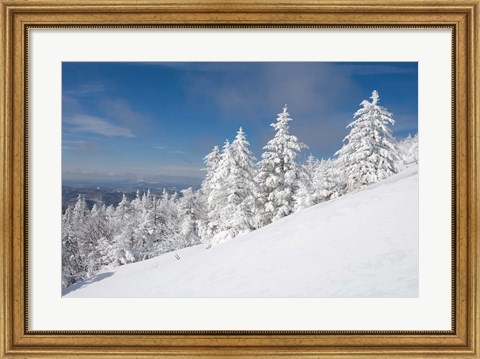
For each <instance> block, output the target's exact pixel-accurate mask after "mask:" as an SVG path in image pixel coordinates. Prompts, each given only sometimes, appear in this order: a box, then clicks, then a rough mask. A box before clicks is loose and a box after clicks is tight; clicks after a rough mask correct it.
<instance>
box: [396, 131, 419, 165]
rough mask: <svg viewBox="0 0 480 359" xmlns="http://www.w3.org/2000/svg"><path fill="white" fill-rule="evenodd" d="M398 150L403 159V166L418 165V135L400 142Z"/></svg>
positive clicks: (409, 136)
mask: <svg viewBox="0 0 480 359" xmlns="http://www.w3.org/2000/svg"><path fill="white" fill-rule="evenodd" d="M398 148H399V151H400V155H401V158H402V161H401V162H402V163H401V165H404V164H410V163H412V162H415V163H417V164H418V133H417V134H415V136H413V137H412V135H408V136H407V137H406V138H404V139H403V140H401V141H399V142H398Z"/></svg>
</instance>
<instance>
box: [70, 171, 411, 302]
mask: <svg viewBox="0 0 480 359" xmlns="http://www.w3.org/2000/svg"><path fill="white" fill-rule="evenodd" d="M176 253H177V254H178V256H179V257H180V259H179V260H177V259H176V258H175V256H174V253H167V254H164V255H161V256H159V257H156V258H153V259H150V260H147V261H143V262H138V263H134V264H129V265H125V266H122V267H117V268H115V269H113V270H112V271H106V272H103V273H100V274H98V275H96V276H95V277H93V278H90V279H89V280H87V281H85V282H80V283H76V284H75V285H73V286H71V287H70V288H67V289H66V290H65V291H64V294H65V296H66V297H417V296H418V167H416V166H415V167H412V168H409V169H407V170H405V171H403V172H402V173H400V174H398V175H395V176H393V177H390V178H388V179H387V180H384V181H382V182H379V183H377V184H375V185H372V186H369V187H367V188H365V189H363V190H360V191H357V192H354V193H351V194H348V195H346V196H344V197H341V198H338V199H335V200H332V201H329V202H325V203H321V204H319V205H316V206H313V207H310V208H307V209H305V210H302V211H300V212H298V213H295V214H293V215H291V216H289V217H286V218H283V219H281V220H279V221H277V222H275V223H273V224H270V225H268V226H265V227H263V228H261V229H259V230H257V231H255V232H251V233H248V234H245V235H242V236H239V237H237V238H235V239H233V240H231V241H229V242H226V243H224V244H222V245H219V246H216V247H212V248H210V249H208V250H207V249H205V248H204V247H203V246H195V247H190V248H186V249H183V250H180V251H177V252H176Z"/></svg>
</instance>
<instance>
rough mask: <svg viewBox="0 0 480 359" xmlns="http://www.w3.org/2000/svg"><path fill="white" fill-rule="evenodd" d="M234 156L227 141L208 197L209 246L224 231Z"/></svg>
mask: <svg viewBox="0 0 480 359" xmlns="http://www.w3.org/2000/svg"><path fill="white" fill-rule="evenodd" d="M233 162H234V159H233V156H232V149H231V145H230V142H229V141H228V140H225V144H224V145H223V151H222V153H221V155H220V160H219V162H218V166H217V168H216V172H215V173H214V175H213V177H212V179H211V182H210V183H211V191H210V194H209V196H208V227H207V229H206V230H205V231H204V234H205V235H206V242H207V245H208V243H209V241H210V240H211V239H212V238H213V237H214V236H215V235H217V234H218V233H219V232H221V231H223V230H224V227H223V220H224V219H225V214H224V209H225V208H226V207H227V205H228V196H229V186H230V185H231V184H230V183H229V182H228V178H229V176H230V170H231V168H232V167H233Z"/></svg>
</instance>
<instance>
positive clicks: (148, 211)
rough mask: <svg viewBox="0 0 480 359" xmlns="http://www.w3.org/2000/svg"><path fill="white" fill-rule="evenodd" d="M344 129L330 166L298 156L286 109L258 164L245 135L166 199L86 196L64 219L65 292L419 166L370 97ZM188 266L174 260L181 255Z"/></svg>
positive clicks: (410, 145)
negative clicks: (197, 184)
mask: <svg viewBox="0 0 480 359" xmlns="http://www.w3.org/2000/svg"><path fill="white" fill-rule="evenodd" d="M370 99H371V101H368V100H364V101H363V102H362V103H361V108H360V109H359V110H358V111H357V112H356V113H355V114H354V116H353V117H354V120H353V121H352V122H351V123H350V124H349V125H348V126H347V128H348V129H350V132H349V134H348V135H347V136H346V137H345V139H344V141H343V146H342V147H341V148H340V149H339V150H338V151H337V152H336V153H335V155H334V156H333V157H332V158H329V159H327V160H323V159H321V160H319V159H317V158H315V157H314V156H312V155H310V156H309V157H308V159H307V161H306V162H305V163H300V162H299V154H300V152H301V151H302V150H304V149H307V148H308V146H307V145H305V144H304V143H302V142H301V141H300V140H299V139H298V138H297V137H296V136H294V135H292V134H291V133H290V125H289V123H290V122H291V121H292V119H291V117H290V114H289V113H288V108H287V106H285V107H284V108H283V111H282V112H280V113H279V114H278V117H277V119H276V121H275V122H274V123H272V124H271V126H272V127H273V129H274V131H275V135H274V137H273V138H272V139H271V140H270V141H268V142H267V144H266V145H265V146H264V147H263V153H262V155H261V159H260V160H259V161H257V159H256V158H255V156H254V154H253V153H252V152H251V151H250V149H249V143H248V141H247V137H246V134H245V132H244V131H243V129H242V128H240V129H239V130H238V132H237V134H236V136H235V139H234V140H233V141H232V142H231V143H230V142H229V141H228V140H226V141H225V143H224V144H223V147H222V149H221V150H220V148H219V147H218V146H214V147H213V149H212V151H211V152H210V153H209V154H208V155H207V156H206V157H205V167H206V168H205V171H206V174H205V178H204V181H203V183H202V186H201V188H200V189H198V190H194V189H192V188H187V189H184V190H181V191H180V192H179V193H174V194H168V193H167V192H166V191H164V192H163V194H162V195H161V196H160V197H157V196H154V195H152V194H151V193H150V191H148V192H146V193H140V192H139V191H137V196H136V198H135V199H133V200H132V201H129V200H128V199H127V197H126V196H125V195H123V199H122V201H121V202H120V203H119V204H118V205H117V206H112V205H111V206H108V207H107V206H105V205H104V204H101V205H97V204H94V205H93V208H92V209H91V210H90V209H89V208H88V206H87V204H86V202H85V197H84V196H83V195H81V194H80V195H79V196H78V200H77V202H76V204H75V205H74V206H69V207H68V208H67V209H66V210H65V212H64V213H63V215H62V285H63V286H64V287H67V286H70V285H72V284H74V283H75V282H78V281H81V280H85V279H87V278H89V277H91V276H93V275H94V274H96V273H98V272H99V271H100V270H102V269H104V268H109V267H112V266H118V265H123V264H127V263H133V262H137V261H141V260H145V259H148V258H152V257H155V256H157V255H159V254H161V253H166V252H171V251H175V250H178V249H181V248H185V247H189V246H193V245H197V244H200V243H203V244H205V247H206V248H209V247H211V246H212V245H217V244H219V243H221V242H223V241H226V240H229V239H232V238H234V237H236V236H238V235H239V234H242V233H247V232H250V231H252V230H255V229H258V228H261V227H263V226H265V225H267V224H270V223H272V222H274V221H276V220H278V219H280V218H282V217H285V216H288V215H290V214H292V213H294V212H297V211H299V210H301V209H303V208H307V207H310V206H312V205H315V204H318V203H320V202H324V201H328V200H330V199H333V198H336V197H339V196H342V195H344V194H346V193H348V192H351V191H355V190H357V189H360V188H362V187H364V186H367V185H369V184H372V183H376V182H378V181H380V180H382V179H385V178H387V177H389V176H391V175H393V174H395V173H398V172H399V171H400V170H401V169H402V168H403V167H404V166H405V165H406V164H407V163H410V162H418V138H417V135H415V136H414V137H411V136H408V137H407V138H405V139H403V140H401V141H397V140H396V139H395V138H394V137H393V135H392V131H391V129H390V127H389V126H390V125H394V124H395V121H394V119H393V115H392V114H391V113H390V112H388V110H387V109H386V108H384V107H382V106H380V105H379V95H378V92H377V91H373V93H372V96H371V97H370ZM175 257H176V258H177V259H178V260H181V258H180V256H179V255H178V254H177V255H176V256H175Z"/></svg>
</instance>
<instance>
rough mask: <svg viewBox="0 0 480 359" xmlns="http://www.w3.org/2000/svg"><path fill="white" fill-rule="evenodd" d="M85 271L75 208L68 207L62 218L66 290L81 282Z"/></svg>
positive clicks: (63, 265)
mask: <svg viewBox="0 0 480 359" xmlns="http://www.w3.org/2000/svg"><path fill="white" fill-rule="evenodd" d="M84 271H85V268H84V266H83V264H82V262H81V259H80V249H79V248H78V240H77V237H76V233H75V224H74V221H73V208H72V207H71V206H68V207H67V209H66V210H65V213H64V214H63V216H62V286H63V287H64V288H66V287H68V286H70V285H72V284H74V283H75V282H77V281H78V280H81V279H82V278H83V276H84Z"/></svg>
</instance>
